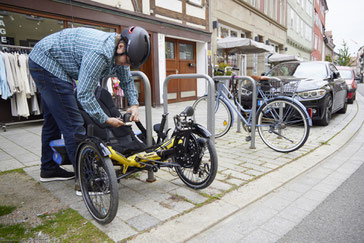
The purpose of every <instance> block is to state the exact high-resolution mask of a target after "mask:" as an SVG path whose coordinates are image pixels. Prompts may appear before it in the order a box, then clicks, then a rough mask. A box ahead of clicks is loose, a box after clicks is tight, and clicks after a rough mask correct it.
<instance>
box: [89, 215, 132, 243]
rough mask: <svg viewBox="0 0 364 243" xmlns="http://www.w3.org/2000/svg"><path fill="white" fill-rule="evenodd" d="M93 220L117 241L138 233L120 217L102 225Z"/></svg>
mask: <svg viewBox="0 0 364 243" xmlns="http://www.w3.org/2000/svg"><path fill="white" fill-rule="evenodd" d="M91 222H92V223H93V224H94V225H95V226H96V227H97V228H99V229H100V230H101V231H103V232H105V233H106V234H107V235H108V236H109V237H110V238H111V239H112V240H113V241H115V242H118V241H121V240H123V239H125V238H128V237H130V236H132V235H135V234H137V233H138V232H137V231H136V230H134V229H133V228H131V227H130V226H129V225H128V224H126V223H125V222H124V221H122V220H121V219H119V218H118V217H115V218H114V220H113V221H112V222H111V223H110V224H107V225H101V224H99V223H97V222H96V221H94V220H93V221H91Z"/></svg>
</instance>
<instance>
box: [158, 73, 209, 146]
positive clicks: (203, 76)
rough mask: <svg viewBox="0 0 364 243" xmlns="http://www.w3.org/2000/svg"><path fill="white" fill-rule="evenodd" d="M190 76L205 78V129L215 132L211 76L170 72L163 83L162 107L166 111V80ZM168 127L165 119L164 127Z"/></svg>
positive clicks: (189, 77)
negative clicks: (206, 91) (206, 86)
mask: <svg viewBox="0 0 364 243" xmlns="http://www.w3.org/2000/svg"><path fill="white" fill-rule="evenodd" d="M192 78H204V79H206V80H207V84H208V93H207V118H208V119H207V130H209V131H210V133H211V134H215V112H214V101H215V82H214V80H212V78H211V77H210V76H208V75H206V74H172V75H169V76H168V77H167V78H166V79H165V80H164V83H163V109H164V113H167V112H168V97H167V94H168V93H167V92H168V90H167V88H168V82H169V80H171V79H192ZM167 128H168V120H167V121H166V126H165V128H164V129H167ZM212 140H213V142H214V141H215V136H212Z"/></svg>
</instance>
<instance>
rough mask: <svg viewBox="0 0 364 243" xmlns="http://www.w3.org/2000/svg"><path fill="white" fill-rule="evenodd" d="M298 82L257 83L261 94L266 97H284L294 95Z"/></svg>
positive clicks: (268, 81)
mask: <svg viewBox="0 0 364 243" xmlns="http://www.w3.org/2000/svg"><path fill="white" fill-rule="evenodd" d="M299 83H300V80H275V79H270V80H262V81H260V82H259V85H260V88H261V90H262V91H263V93H264V94H265V95H266V96H268V97H273V96H278V95H284V96H293V95H294V93H296V90H297V87H298V85H299Z"/></svg>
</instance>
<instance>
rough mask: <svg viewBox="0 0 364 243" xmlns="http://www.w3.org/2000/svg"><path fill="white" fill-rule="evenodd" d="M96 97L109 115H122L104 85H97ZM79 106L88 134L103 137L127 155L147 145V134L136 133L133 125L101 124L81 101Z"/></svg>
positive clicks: (106, 141)
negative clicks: (85, 109) (83, 106)
mask: <svg viewBox="0 0 364 243" xmlns="http://www.w3.org/2000/svg"><path fill="white" fill-rule="evenodd" d="M95 97H96V100H97V102H98V103H99V104H100V106H101V108H102V110H103V111H104V112H105V113H106V115H107V116H108V117H120V116H121V113H120V111H119V110H118V108H117V107H116V106H115V103H114V101H113V99H112V96H111V94H110V93H109V91H107V90H106V89H104V88H102V87H97V89H96V91H95ZM78 106H79V110H80V112H81V115H82V117H83V119H84V126H85V128H86V130H87V135H88V136H95V137H97V138H99V139H101V140H102V141H103V142H105V143H106V144H107V145H109V146H111V147H112V148H113V149H114V150H116V151H117V152H119V153H121V154H123V155H126V156H127V155H131V154H133V153H135V152H138V151H141V150H143V149H145V148H146V147H147V146H146V143H145V136H144V135H143V134H142V133H141V134H138V135H136V134H135V133H134V131H133V129H132V126H131V125H124V126H120V127H118V128H114V127H112V126H110V125H108V124H101V123H100V122H98V121H96V120H94V119H93V118H92V117H91V116H90V115H89V114H88V113H87V112H85V111H84V110H83V108H82V106H81V105H80V104H79V103H78ZM138 127H139V126H138Z"/></svg>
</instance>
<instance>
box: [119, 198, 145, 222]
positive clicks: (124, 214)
mask: <svg viewBox="0 0 364 243" xmlns="http://www.w3.org/2000/svg"><path fill="white" fill-rule="evenodd" d="M141 214H144V211H142V210H140V209H138V208H136V207H135V206H132V205H129V204H127V203H125V202H124V201H123V200H119V208H118V211H117V213H116V216H117V217H119V218H120V219H122V220H124V221H127V220H128V219H131V218H134V217H136V216H138V215H141Z"/></svg>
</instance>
